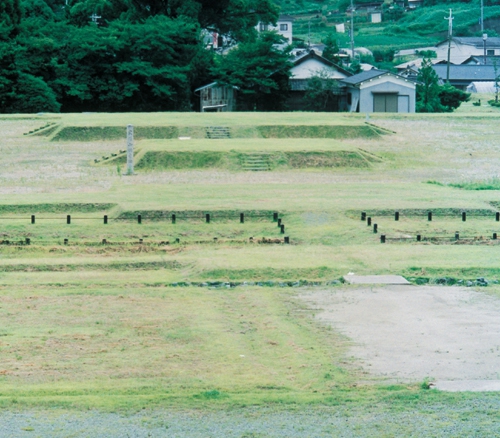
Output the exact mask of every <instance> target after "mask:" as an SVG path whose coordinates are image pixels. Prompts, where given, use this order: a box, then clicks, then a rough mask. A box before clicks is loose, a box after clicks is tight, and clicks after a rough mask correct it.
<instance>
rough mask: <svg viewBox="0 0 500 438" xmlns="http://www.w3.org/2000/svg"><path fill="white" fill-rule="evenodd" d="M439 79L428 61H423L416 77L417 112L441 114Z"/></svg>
mask: <svg viewBox="0 0 500 438" xmlns="http://www.w3.org/2000/svg"><path fill="white" fill-rule="evenodd" d="M439 92H440V86H439V77H438V75H437V73H436V72H435V71H434V69H433V68H432V62H431V60H430V59H424V60H423V61H422V65H421V67H420V69H419V70H418V75H417V105H416V106H417V112H421V113H434V112H442V111H443V107H442V105H441V101H440V99H439Z"/></svg>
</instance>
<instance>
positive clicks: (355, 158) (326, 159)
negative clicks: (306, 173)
mask: <svg viewBox="0 0 500 438" xmlns="http://www.w3.org/2000/svg"><path fill="white" fill-rule="evenodd" d="M284 155H285V157H286V163H287V165H288V166H290V167H292V168H296V169H300V168H306V167H369V165H370V163H369V161H368V160H367V159H365V158H364V157H363V156H362V155H361V154H360V153H358V152H356V151H333V152H324V151H312V152H285V153H284Z"/></svg>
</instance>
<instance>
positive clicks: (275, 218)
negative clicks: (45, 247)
mask: <svg viewBox="0 0 500 438" xmlns="http://www.w3.org/2000/svg"><path fill="white" fill-rule="evenodd" d="M35 220H36V218H35V215H34V214H32V215H31V223H32V224H34V223H35ZM176 221H177V216H176V215H175V213H173V214H172V223H173V224H175V223H176ZM205 222H206V223H207V224H209V223H210V213H206V214H205ZM273 222H277V223H278V227H279V228H280V232H281V234H285V224H283V223H282V219H281V218H278V213H276V212H274V213H273ZM66 223H67V224H68V225H69V224H71V215H69V214H68V215H67V216H66ZM107 223H108V216H107V215H104V224H107ZM137 223H138V224H142V215H140V214H138V215H137ZM240 223H241V224H243V223H245V213H240ZM139 240H140V241H139V243H142V239H139ZM284 242H285V243H290V237H289V236H284ZM102 243H103V244H106V243H107V241H106V239H103V241H102ZM176 243H179V239H176ZM26 244H27V245H29V244H30V239H29V238H26ZM64 244H65V245H67V244H68V239H64Z"/></svg>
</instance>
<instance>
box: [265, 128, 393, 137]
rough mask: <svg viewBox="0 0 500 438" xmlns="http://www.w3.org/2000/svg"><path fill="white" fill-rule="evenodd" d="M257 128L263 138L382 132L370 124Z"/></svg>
mask: <svg viewBox="0 0 500 438" xmlns="http://www.w3.org/2000/svg"><path fill="white" fill-rule="evenodd" d="M257 129H258V131H259V133H260V135H261V136H262V137H264V138H337V139H342V138H360V137H361V138H371V137H377V136H379V135H381V134H382V133H383V131H382V130H379V129H377V128H376V127H374V126H372V125H359V126H346V125H338V126H330V125H301V126H300V125H299V126H290V125H269V126H258V127H257Z"/></svg>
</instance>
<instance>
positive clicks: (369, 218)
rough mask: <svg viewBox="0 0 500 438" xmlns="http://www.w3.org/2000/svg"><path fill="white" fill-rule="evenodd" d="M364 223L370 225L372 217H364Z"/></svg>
mask: <svg viewBox="0 0 500 438" xmlns="http://www.w3.org/2000/svg"><path fill="white" fill-rule="evenodd" d="M366 225H368V226H369V227H371V225H372V218H371V217H368V218H366Z"/></svg>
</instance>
